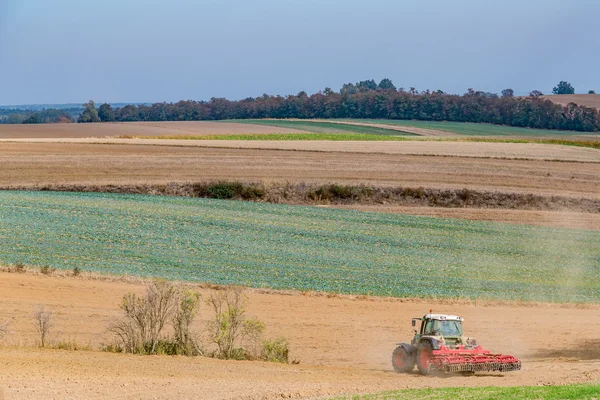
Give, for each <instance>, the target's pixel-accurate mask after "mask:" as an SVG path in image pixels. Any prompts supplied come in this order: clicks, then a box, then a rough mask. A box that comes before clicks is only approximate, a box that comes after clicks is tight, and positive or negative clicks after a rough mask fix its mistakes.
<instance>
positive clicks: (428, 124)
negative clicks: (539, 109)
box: [338, 119, 598, 136]
mask: <svg viewBox="0 0 600 400" xmlns="http://www.w3.org/2000/svg"><path fill="white" fill-rule="evenodd" d="M338 121H342V122H343V121H350V122H362V123H372V124H383V125H391V126H396V127H397V126H409V127H413V128H422V129H434V130H439V131H445V132H451V133H455V134H458V135H465V136H568V135H597V134H598V132H577V131H559V130H552V129H530V128H519V127H516V126H506V125H493V124H476V123H472V122H448V121H413V120H410V121H405V120H395V119H348V120H344V119H340V120H338Z"/></svg>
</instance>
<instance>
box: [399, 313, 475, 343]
mask: <svg viewBox="0 0 600 400" xmlns="http://www.w3.org/2000/svg"><path fill="white" fill-rule="evenodd" d="M417 321H421V327H420V328H419V330H417V329H415V336H414V338H413V340H412V343H411V344H413V345H416V344H417V343H419V342H420V341H421V339H422V338H423V337H433V338H436V339H437V340H439V341H441V342H443V343H445V344H446V345H450V346H454V345H458V344H463V345H466V344H467V343H466V341H464V340H463V328H462V322H463V318H462V317H459V316H457V315H446V314H432V313H429V314H426V315H425V316H423V318H413V320H412V326H413V327H416V326H417ZM469 344H470V343H469Z"/></svg>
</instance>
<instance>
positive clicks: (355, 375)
mask: <svg viewBox="0 0 600 400" xmlns="http://www.w3.org/2000/svg"><path fill="white" fill-rule="evenodd" d="M142 290H143V287H142V286H141V285H140V284H137V283H126V282H120V281H112V282H111V281H100V280H88V279H86V278H59V277H47V276H32V275H30V274H6V273H1V274H0V304H1V306H0V320H4V318H6V317H12V318H13V324H12V326H11V333H10V336H9V337H8V338H7V340H6V345H7V346H8V347H4V348H2V351H1V352H0V377H1V378H0V393H1V392H2V389H3V390H4V395H5V396H6V398H7V399H11V400H12V399H29V398H32V397H35V398H39V399H51V398H88V399H99V398H131V397H135V398H161V399H163V398H165V399H166V398H197V397H198V395H199V394H200V393H201V394H202V398H206V399H209V400H211V399H241V398H244V399H276V398H282V397H292V398H299V397H311V398H314V397H327V396H334V395H338V394H344V393H373V392H377V391H382V390H392V389H400V388H424V387H451V386H459V387H462V386H521V385H558V384H568V383H577V382H597V381H598V380H600V353H598V352H597V351H595V350H593V349H595V348H597V344H598V342H597V334H596V332H598V331H599V330H600V317H599V315H600V308H598V306H585V307H580V308H576V309H575V308H565V307H563V306H560V305H556V306H552V305H535V304H530V305H493V304H477V305H475V304H465V303H461V302H439V301H419V300H409V301H401V300H387V299H378V298H365V299H354V300H353V299H350V298H338V297H335V296H334V297H331V298H329V297H327V296H315V295H311V294H310V293H309V294H307V295H301V294H300V293H290V294H287V295H284V294H274V293H273V294H268V293H260V291H251V292H250V293H248V295H249V307H248V312H249V313H250V315H253V316H256V317H258V318H259V319H261V320H263V321H264V322H265V323H266V325H267V328H268V329H267V335H268V336H279V335H283V336H285V337H287V338H288V340H289V342H290V344H291V358H292V359H298V360H300V365H280V364H271V363H269V364H266V363H256V362H240V361H219V360H213V359H204V358H185V357H156V356H154V357H146V356H127V355H119V354H109V353H100V352H89V351H56V350H38V349H32V348H23V347H22V346H31V345H33V344H34V340H35V339H34V337H35V336H34V330H33V329H34V328H33V325H32V323H31V313H32V310H33V308H34V307H35V306H36V305H37V304H44V305H46V307H47V309H49V310H52V311H54V313H55V319H54V321H55V328H54V335H53V338H52V340H60V339H69V340H76V341H77V342H79V343H83V344H88V345H90V346H92V347H97V346H99V345H100V344H101V343H106V341H107V340H109V339H110V338H109V337H108V336H107V335H106V325H107V323H109V322H110V321H111V320H112V318H114V317H115V316H117V315H119V309H118V304H119V302H120V299H121V297H122V296H123V295H124V294H125V293H127V292H138V293H139V292H141V291H142ZM90 294H93V295H90ZM203 294H204V295H205V297H206V294H207V291H206V290H204V291H203ZM430 307H432V308H433V309H434V310H435V311H438V312H447V313H456V314H459V315H461V316H463V317H465V318H466V322H465V329H466V330H467V331H468V332H469V334H471V335H473V336H475V337H476V338H477V339H478V340H479V342H480V343H482V344H483V345H484V346H485V347H486V348H490V349H492V350H496V351H502V352H506V353H512V354H514V355H516V356H518V357H520V358H521V359H522V360H523V362H524V365H523V370H521V371H519V372H514V373H506V374H484V373H481V374H477V375H476V376H475V377H464V376H456V377H449V378H436V377H422V376H420V375H418V374H407V375H399V374H396V373H394V372H393V370H392V368H391V363H390V356H391V352H392V350H393V349H394V347H395V343H396V342H397V341H399V340H406V339H408V338H410V337H411V334H412V329H411V327H410V318H411V317H417V316H421V315H423V314H424V313H426V312H427V310H428V309H429V308H430ZM200 315H201V317H200V319H201V321H200V323H199V325H197V326H196V329H198V330H201V329H202V326H203V325H204V324H205V321H206V319H207V318H208V316H207V310H206V308H204V309H203V310H201V314H200ZM540 315H544V316H545V317H544V318H540ZM582 321H585V324H582V323H581V322H582ZM532 322H533V323H534V324H535V329H534V330H532V329H531V324H532ZM539 332H544V335H540V334H539ZM557 338H563V339H564V340H557ZM15 346H17V347H15ZM585 348H589V349H592V350H593V351H589V352H583V351H581V350H582V349H585Z"/></svg>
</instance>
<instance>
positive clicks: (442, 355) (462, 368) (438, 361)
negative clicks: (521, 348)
mask: <svg viewBox="0 0 600 400" xmlns="http://www.w3.org/2000/svg"><path fill="white" fill-rule="evenodd" d="M432 353H433V354H432V356H431V359H430V360H429V367H430V369H431V370H432V371H435V370H437V371H439V372H444V373H456V372H492V371H497V372H510V371H518V370H520V369H521V361H519V359H518V358H516V357H513V356H510V355H503V354H491V353H490V351H489V350H484V349H483V348H481V346H478V347H475V348H473V349H465V348H464V347H463V346H460V347H458V348H456V349H448V348H447V347H445V346H441V347H440V349H439V350H433V352H432Z"/></svg>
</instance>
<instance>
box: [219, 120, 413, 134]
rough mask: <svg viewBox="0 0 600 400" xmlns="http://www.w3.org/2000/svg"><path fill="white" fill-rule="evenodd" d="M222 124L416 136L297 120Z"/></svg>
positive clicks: (389, 130) (334, 123)
mask: <svg viewBox="0 0 600 400" xmlns="http://www.w3.org/2000/svg"><path fill="white" fill-rule="evenodd" d="M224 122H235V123H239V124H251V125H265V126H276V127H278V128H286V129H298V130H299V131H305V132H313V133H359V134H368V135H392V136H416V135H413V134H411V133H405V132H401V131H398V130H394V129H385V128H378V127H374V126H359V125H350V124H340V123H337V122H322V121H310V120H306V121H298V120H273V119H239V120H238V119H236V120H230V121H224Z"/></svg>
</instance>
